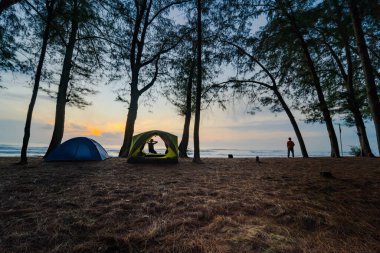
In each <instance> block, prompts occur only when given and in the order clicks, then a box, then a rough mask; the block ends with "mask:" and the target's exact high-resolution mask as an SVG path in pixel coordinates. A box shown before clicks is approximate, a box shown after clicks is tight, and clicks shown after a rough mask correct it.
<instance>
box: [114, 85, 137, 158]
mask: <svg viewBox="0 0 380 253" xmlns="http://www.w3.org/2000/svg"><path fill="white" fill-rule="evenodd" d="M133 86H134V87H137V85H133ZM139 97H140V94H139V92H138V90H137V88H136V89H132V91H131V99H130V103H129V109H128V116H127V122H126V126H125V131H124V140H123V145H122V147H121V149H120V152H119V157H128V155H129V150H130V148H131V144H132V138H133V133H134V131H135V122H136V118H137V110H138V100H139Z"/></svg>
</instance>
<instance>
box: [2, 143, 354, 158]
mask: <svg viewBox="0 0 380 253" xmlns="http://www.w3.org/2000/svg"><path fill="white" fill-rule="evenodd" d="M104 148H105V149H106V150H107V152H108V154H109V155H110V156H111V157H117V156H118V154H119V149H118V148H115V147H107V146H105V147H104ZM46 150H47V146H46V147H45V146H30V147H29V148H28V156H43V155H44V154H45V152H46ZM156 151H157V152H159V153H164V152H165V150H164V149H160V148H158V149H157V150H156ZM20 152H21V146H18V145H5V144H0V157H16V156H19V155H20ZM308 152H309V156H311V157H328V156H330V152H329V151H308ZM229 154H231V155H233V157H241V158H243V157H244V158H246V157H247V158H249V157H256V156H259V157H286V156H287V150H286V149H283V150H256V149H223V148H205V149H202V148H201V151H200V156H201V157H220V158H222V157H225V158H227V157H228V155H229ZM188 155H189V156H190V157H191V156H192V155H193V151H192V150H189V152H188ZM295 156H296V157H301V156H302V154H301V152H297V150H296V151H295ZM344 156H350V154H348V153H347V154H344Z"/></svg>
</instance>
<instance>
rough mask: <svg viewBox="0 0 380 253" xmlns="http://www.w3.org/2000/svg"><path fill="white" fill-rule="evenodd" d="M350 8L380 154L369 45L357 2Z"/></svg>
mask: <svg viewBox="0 0 380 253" xmlns="http://www.w3.org/2000/svg"><path fill="white" fill-rule="evenodd" d="M348 6H349V8H350V15H351V19H352V23H353V27H354V34H355V38H356V44H357V46H358V50H359V56H360V60H361V62H362V67H363V72H364V77H365V81H366V90H367V97H368V103H369V107H370V110H371V115H372V119H373V122H374V124H375V129H376V137H377V147H378V150H379V153H380V101H379V96H378V93H377V87H376V83H375V78H374V74H373V71H372V70H373V68H372V64H371V60H370V58H369V54H368V48H367V44H366V42H365V38H364V33H363V29H362V25H361V19H360V16H359V10H358V8H357V6H356V2H355V1H353V0H348Z"/></svg>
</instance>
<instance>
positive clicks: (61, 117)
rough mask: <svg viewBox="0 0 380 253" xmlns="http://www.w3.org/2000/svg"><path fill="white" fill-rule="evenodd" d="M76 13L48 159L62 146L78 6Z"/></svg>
mask: <svg viewBox="0 0 380 253" xmlns="http://www.w3.org/2000/svg"><path fill="white" fill-rule="evenodd" d="M74 8H75V10H74V13H73V14H72V15H73V17H72V20H71V31H70V37H69V42H68V44H67V46H66V53H65V58H64V60H63V66H62V73H61V80H60V82H59V88H58V94H57V105H56V110H55V122H54V131H53V136H52V139H51V141H50V145H49V148H48V150H47V152H46V154H45V157H47V156H48V155H49V154H50V152H52V151H53V150H54V149H55V148H57V146H58V145H59V144H61V141H62V138H63V133H64V128H65V109H66V102H67V87H68V85H69V81H70V71H71V67H72V64H71V61H72V58H73V52H74V47H75V43H76V35H77V32H78V18H77V9H76V8H77V6H76V7H74Z"/></svg>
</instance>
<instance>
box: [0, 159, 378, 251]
mask: <svg viewBox="0 0 380 253" xmlns="http://www.w3.org/2000/svg"><path fill="white" fill-rule="evenodd" d="M261 160H262V163H261V164H256V162H255V160H254V159H248V158H241V159H236V158H234V159H222V158H208V159H203V161H204V163H203V164H193V163H192V162H191V160H180V162H179V164H177V165H149V164H134V165H131V164H127V163H126V160H125V159H120V158H112V159H108V160H106V161H104V162H79V163H73V162H63V163H45V162H43V161H42V159H41V158H32V159H31V160H30V163H29V164H28V165H26V166H21V165H14V163H15V162H17V161H18V160H17V159H16V158H0V252H4V253H5V252H366V253H370V252H380V159H377V158H376V159H369V158H342V159H332V158H309V159H302V158H295V159H286V158H263V159H261ZM320 171H329V172H331V173H332V175H333V178H325V177H322V176H320Z"/></svg>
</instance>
